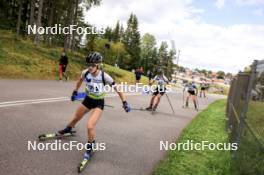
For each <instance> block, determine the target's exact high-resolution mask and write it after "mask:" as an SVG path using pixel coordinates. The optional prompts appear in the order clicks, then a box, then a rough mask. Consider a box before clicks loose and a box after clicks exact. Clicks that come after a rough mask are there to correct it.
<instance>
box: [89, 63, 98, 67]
mask: <svg viewBox="0 0 264 175" xmlns="http://www.w3.org/2000/svg"><path fill="white" fill-rule="evenodd" d="M87 66H88V67H96V66H97V64H95V63H89V64H87Z"/></svg>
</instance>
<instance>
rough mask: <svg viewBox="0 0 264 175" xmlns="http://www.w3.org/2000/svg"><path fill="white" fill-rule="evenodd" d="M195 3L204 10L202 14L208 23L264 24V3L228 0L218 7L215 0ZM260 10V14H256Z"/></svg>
mask: <svg viewBox="0 0 264 175" xmlns="http://www.w3.org/2000/svg"><path fill="white" fill-rule="evenodd" d="M263 1H264V0H263ZM193 5H194V6H195V7H197V8H201V9H203V10H204V12H203V13H202V14H201V15H200V16H201V20H202V21H204V22H206V23H210V24H216V25H222V26H230V25H233V24H264V14H263V13H264V5H259V4H252V5H238V4H236V3H235V2H230V1H227V2H226V3H225V4H224V6H223V7H221V8H217V7H216V5H215V2H214V1H208V0H194V1H193ZM258 11H259V14H256V13H258ZM261 13H262V14H261Z"/></svg>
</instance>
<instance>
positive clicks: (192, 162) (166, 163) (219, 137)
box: [153, 100, 231, 175]
mask: <svg viewBox="0 0 264 175" xmlns="http://www.w3.org/2000/svg"><path fill="white" fill-rule="evenodd" d="M225 106H226V101H225V100H219V101H216V102H214V103H213V104H211V105H210V106H209V107H208V108H207V109H206V110H204V111H203V112H201V113H199V114H198V116H197V117H196V118H195V119H194V120H193V121H192V122H191V124H189V125H188V127H187V128H186V129H184V131H183V133H182V135H181V136H180V138H179V140H178V141H177V142H178V143H185V142H187V141H188V140H193V141H194V143H201V142H202V141H209V142H210V143H228V134H227V133H226V131H225ZM230 165H231V155H230V152H229V151H217V150H213V151H211V150H208V149H206V150H203V151H184V150H180V151H177V150H175V151H172V150H171V151H169V152H168V154H167V156H166V158H165V159H164V160H162V161H161V162H160V163H159V164H158V165H157V167H156V168H155V170H154V172H153V174H154V175H185V174H188V175H189V174H190V175H191V174H193V175H204V174H210V175H220V174H221V175H222V174H225V175H229V174H230Z"/></svg>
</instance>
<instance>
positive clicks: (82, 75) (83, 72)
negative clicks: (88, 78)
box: [81, 69, 88, 79]
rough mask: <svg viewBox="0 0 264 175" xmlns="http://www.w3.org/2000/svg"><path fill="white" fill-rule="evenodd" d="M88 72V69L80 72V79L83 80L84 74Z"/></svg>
mask: <svg viewBox="0 0 264 175" xmlns="http://www.w3.org/2000/svg"><path fill="white" fill-rule="evenodd" d="M87 71H88V69H84V70H83V71H82V74H81V78H82V79H85V77H84V76H85V74H86V72H87Z"/></svg>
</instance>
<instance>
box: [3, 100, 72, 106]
mask: <svg viewBox="0 0 264 175" xmlns="http://www.w3.org/2000/svg"><path fill="white" fill-rule="evenodd" d="M57 101H69V99H68V98H67V99H66V98H65V99H57V100H41V101H31V102H26V103H13V104H3V105H0V108H4V107H9V106H19V105H28V104H39V103H50V102H57Z"/></svg>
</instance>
